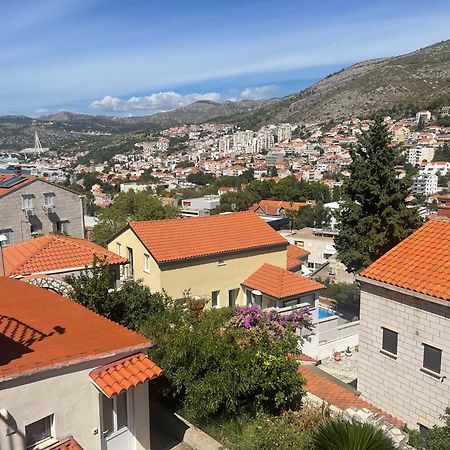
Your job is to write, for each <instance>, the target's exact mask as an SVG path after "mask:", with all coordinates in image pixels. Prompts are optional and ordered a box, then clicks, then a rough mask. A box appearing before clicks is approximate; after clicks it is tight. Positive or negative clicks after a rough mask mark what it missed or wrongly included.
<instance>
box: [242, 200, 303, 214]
mask: <svg viewBox="0 0 450 450" xmlns="http://www.w3.org/2000/svg"><path fill="white" fill-rule="evenodd" d="M306 205H307V203H301V202H285V201H279V200H261V201H260V202H259V203H257V204H255V205H253V206H252V207H250V211H253V212H258V211H260V212H262V213H264V214H268V215H271V216H275V215H277V214H278V213H279V211H280V209H284V210H289V209H290V210H293V211H298V210H299V209H300V208H301V207H303V206H306Z"/></svg>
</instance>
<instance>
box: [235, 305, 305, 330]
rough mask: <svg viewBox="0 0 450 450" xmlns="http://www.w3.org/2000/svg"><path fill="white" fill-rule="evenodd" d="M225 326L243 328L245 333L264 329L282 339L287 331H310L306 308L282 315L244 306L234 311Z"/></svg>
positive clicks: (257, 307)
mask: <svg viewBox="0 0 450 450" xmlns="http://www.w3.org/2000/svg"><path fill="white" fill-rule="evenodd" d="M227 326H228V327H230V328H243V329H244V330H245V331H246V332H247V333H248V332H250V331H254V332H258V330H261V329H265V330H268V331H269V332H270V333H271V334H273V335H274V336H275V337H283V336H284V334H285V333H286V332H287V331H288V330H291V331H295V330H296V329H299V328H307V329H312V322H311V315H310V313H309V309H308V308H303V309H299V310H296V311H292V312H290V313H283V314H282V313H280V312H278V311H276V310H274V309H269V310H261V308H259V306H244V307H240V308H237V309H236V310H235V312H234V315H233V317H232V318H231V319H230V321H229V322H228V324H227Z"/></svg>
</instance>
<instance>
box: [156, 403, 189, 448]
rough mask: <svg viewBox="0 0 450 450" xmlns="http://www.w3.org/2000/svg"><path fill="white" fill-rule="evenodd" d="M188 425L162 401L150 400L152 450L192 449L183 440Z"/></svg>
mask: <svg viewBox="0 0 450 450" xmlns="http://www.w3.org/2000/svg"><path fill="white" fill-rule="evenodd" d="M187 428H188V427H187V425H186V424H185V423H184V422H182V421H181V420H180V419H178V417H176V416H175V414H174V413H173V412H172V411H171V410H170V409H168V408H167V407H166V406H164V405H163V404H162V403H160V402H158V401H156V400H154V399H151V400H150V439H151V449H152V450H191V448H190V447H189V446H188V445H186V444H185V443H184V442H183V436H184V433H185V432H186V430H187Z"/></svg>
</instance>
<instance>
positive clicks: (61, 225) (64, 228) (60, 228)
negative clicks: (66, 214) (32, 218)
mask: <svg viewBox="0 0 450 450" xmlns="http://www.w3.org/2000/svg"><path fill="white" fill-rule="evenodd" d="M69 223H70V222H69V221H68V220H60V221H58V222H56V231H57V232H58V233H61V234H69Z"/></svg>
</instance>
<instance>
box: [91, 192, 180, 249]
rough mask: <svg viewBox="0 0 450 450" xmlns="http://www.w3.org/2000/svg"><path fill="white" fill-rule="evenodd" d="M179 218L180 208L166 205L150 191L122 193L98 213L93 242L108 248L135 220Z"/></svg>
mask: <svg viewBox="0 0 450 450" xmlns="http://www.w3.org/2000/svg"><path fill="white" fill-rule="evenodd" d="M178 216H179V210H178V208H174V207H173V206H170V205H164V204H163V203H162V202H161V200H160V199H159V198H158V197H155V196H154V195H153V193H152V192H151V191H150V190H145V191H140V192H134V191H132V190H130V191H128V192H122V193H120V194H119V195H118V196H117V197H116V198H115V199H114V203H113V204H112V205H110V206H108V207H107V208H104V209H102V210H101V211H100V212H99V213H98V224H97V225H95V227H94V229H93V230H92V240H93V241H94V242H96V243H97V244H99V245H103V246H104V247H106V245H107V242H108V239H109V238H110V237H111V236H113V235H114V234H115V233H117V232H118V231H119V230H120V229H121V228H123V227H124V226H125V225H126V224H127V222H129V221H134V220H161V219H172V218H175V217H178Z"/></svg>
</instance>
